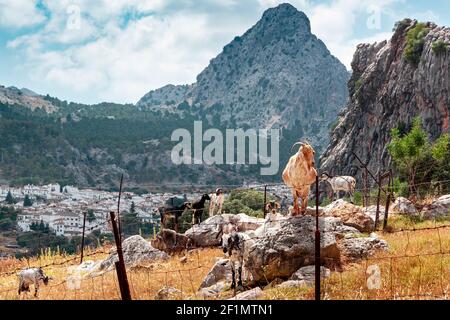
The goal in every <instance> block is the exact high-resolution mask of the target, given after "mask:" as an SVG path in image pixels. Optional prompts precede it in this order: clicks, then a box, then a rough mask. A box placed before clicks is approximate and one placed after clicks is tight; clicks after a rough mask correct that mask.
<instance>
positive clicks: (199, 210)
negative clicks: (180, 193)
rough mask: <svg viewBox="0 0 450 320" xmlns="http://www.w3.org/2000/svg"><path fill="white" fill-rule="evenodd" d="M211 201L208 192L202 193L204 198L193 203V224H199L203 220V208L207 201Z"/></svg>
mask: <svg viewBox="0 0 450 320" xmlns="http://www.w3.org/2000/svg"><path fill="white" fill-rule="evenodd" d="M207 200H208V201H210V200H211V198H210V197H209V195H207V194H206V193H205V194H203V195H202V198H201V199H200V200H198V201H195V202H194V203H193V204H192V211H193V212H192V224H193V225H194V224H198V223H201V222H202V215H203V210H204V209H205V202H206V201H207Z"/></svg>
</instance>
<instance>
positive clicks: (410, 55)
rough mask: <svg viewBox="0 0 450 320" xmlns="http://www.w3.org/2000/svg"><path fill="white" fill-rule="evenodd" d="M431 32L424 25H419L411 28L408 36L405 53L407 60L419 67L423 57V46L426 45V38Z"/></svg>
mask: <svg viewBox="0 0 450 320" xmlns="http://www.w3.org/2000/svg"><path fill="white" fill-rule="evenodd" d="M429 31H430V29H429V28H427V27H426V25H425V24H424V23H417V24H416V26H415V27H413V28H411V29H410V30H409V31H408V33H407V35H406V48H405V52H404V56H405V59H406V60H407V61H408V62H410V63H412V64H414V65H418V64H419V62H420V57H421V56H422V51H423V45H424V43H425V40H424V38H425V36H426V35H427V34H428V32H429Z"/></svg>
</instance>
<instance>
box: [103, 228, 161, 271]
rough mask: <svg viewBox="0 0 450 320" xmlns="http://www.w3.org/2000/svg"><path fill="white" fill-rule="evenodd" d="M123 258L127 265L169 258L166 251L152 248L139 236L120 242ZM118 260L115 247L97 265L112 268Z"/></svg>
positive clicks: (104, 268) (107, 268)
mask: <svg viewBox="0 0 450 320" xmlns="http://www.w3.org/2000/svg"><path fill="white" fill-rule="evenodd" d="M122 251H123V258H124V260H125V265H126V266H127V267H130V266H134V265H136V264H138V263H140V262H143V261H147V262H148V261H150V262H153V261H158V260H166V259H168V258H169V256H168V255H167V253H165V252H163V251H160V250H158V249H155V248H153V247H152V246H151V245H150V243H148V242H147V241H145V239H144V238H142V237H141V236H132V237H129V238H127V239H125V240H124V241H123V243H122ZM116 261H119V258H118V256H117V251H116V249H113V250H112V251H111V253H110V255H109V257H108V258H106V259H105V260H104V261H102V262H101V264H100V265H99V269H100V270H111V269H114V263H115V262H116Z"/></svg>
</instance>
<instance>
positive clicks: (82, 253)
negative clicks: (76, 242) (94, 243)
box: [80, 211, 86, 264]
mask: <svg viewBox="0 0 450 320" xmlns="http://www.w3.org/2000/svg"><path fill="white" fill-rule="evenodd" d="M85 232H86V211H85V212H84V213H83V233H82V235H81V258H80V264H81V263H83V257H84V235H85Z"/></svg>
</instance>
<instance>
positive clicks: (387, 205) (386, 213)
mask: <svg viewBox="0 0 450 320" xmlns="http://www.w3.org/2000/svg"><path fill="white" fill-rule="evenodd" d="M393 183H394V177H393V176H392V170H390V171H389V185H388V194H387V200H386V210H385V212H384V221H383V231H386V228H387V226H388V218H389V206H390V204H391V198H392V192H393Z"/></svg>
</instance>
